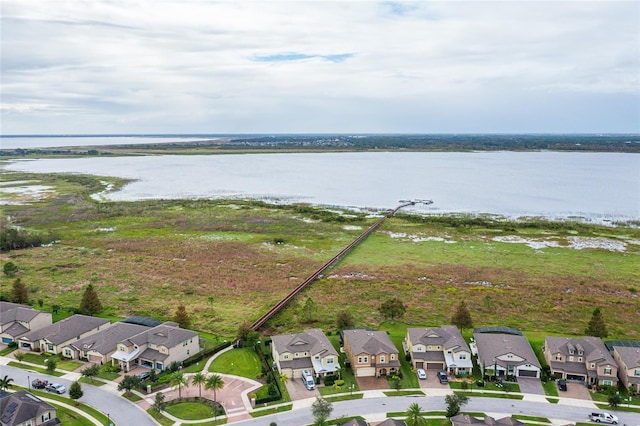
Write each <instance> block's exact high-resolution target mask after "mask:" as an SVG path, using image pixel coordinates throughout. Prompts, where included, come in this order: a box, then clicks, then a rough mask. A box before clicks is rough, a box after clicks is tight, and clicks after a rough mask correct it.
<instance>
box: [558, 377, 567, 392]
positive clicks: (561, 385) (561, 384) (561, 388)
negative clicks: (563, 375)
mask: <svg viewBox="0 0 640 426" xmlns="http://www.w3.org/2000/svg"><path fill="white" fill-rule="evenodd" d="M558 390H559V391H562V392H566V391H567V381H566V380H564V379H560V380H558Z"/></svg>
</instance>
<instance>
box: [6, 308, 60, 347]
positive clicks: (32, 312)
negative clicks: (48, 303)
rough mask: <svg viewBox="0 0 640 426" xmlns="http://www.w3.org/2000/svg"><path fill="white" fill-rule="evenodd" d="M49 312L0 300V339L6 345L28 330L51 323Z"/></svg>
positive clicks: (15, 340)
mask: <svg viewBox="0 0 640 426" xmlns="http://www.w3.org/2000/svg"><path fill="white" fill-rule="evenodd" d="M52 322H53V321H52V319H51V313H50V312H44V311H38V310H36V309H33V308H32V307H31V306H27V305H20V304H18V303H11V302H0V339H1V341H2V343H4V344H5V345H8V344H9V343H12V342H17V340H18V338H19V337H20V336H22V335H24V334H26V333H28V332H30V331H34V330H38V329H40V328H44V327H46V326H48V325H51V324H52Z"/></svg>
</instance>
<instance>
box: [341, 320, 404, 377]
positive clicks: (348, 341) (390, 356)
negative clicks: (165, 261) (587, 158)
mask: <svg viewBox="0 0 640 426" xmlns="http://www.w3.org/2000/svg"><path fill="white" fill-rule="evenodd" d="M343 338H344V351H345V353H346V355H347V358H348V359H349V362H350V364H351V369H352V370H353V374H354V375H355V376H356V377H371V376H375V377H380V376H385V375H387V374H395V373H397V372H398V371H400V359H399V354H398V349H397V348H396V346H395V345H394V344H393V342H392V341H391V339H390V338H389V335H388V334H387V333H386V332H384V331H371V330H363V329H354V330H344V331H343Z"/></svg>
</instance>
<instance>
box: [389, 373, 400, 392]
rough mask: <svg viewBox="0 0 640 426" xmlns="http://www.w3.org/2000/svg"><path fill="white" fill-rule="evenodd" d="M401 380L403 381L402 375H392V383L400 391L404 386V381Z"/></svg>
mask: <svg viewBox="0 0 640 426" xmlns="http://www.w3.org/2000/svg"><path fill="white" fill-rule="evenodd" d="M401 381H402V379H401V378H400V376H398V375H393V376H391V385H392V386H393V388H394V389H395V390H397V391H399V390H400V388H401V387H402V382H401Z"/></svg>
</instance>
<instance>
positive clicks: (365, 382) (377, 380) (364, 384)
mask: <svg viewBox="0 0 640 426" xmlns="http://www.w3.org/2000/svg"><path fill="white" fill-rule="evenodd" d="M356 381H357V382H358V387H359V388H360V390H361V391H366V390H378V389H390V388H389V382H387V379H385V378H384V377H356Z"/></svg>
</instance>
